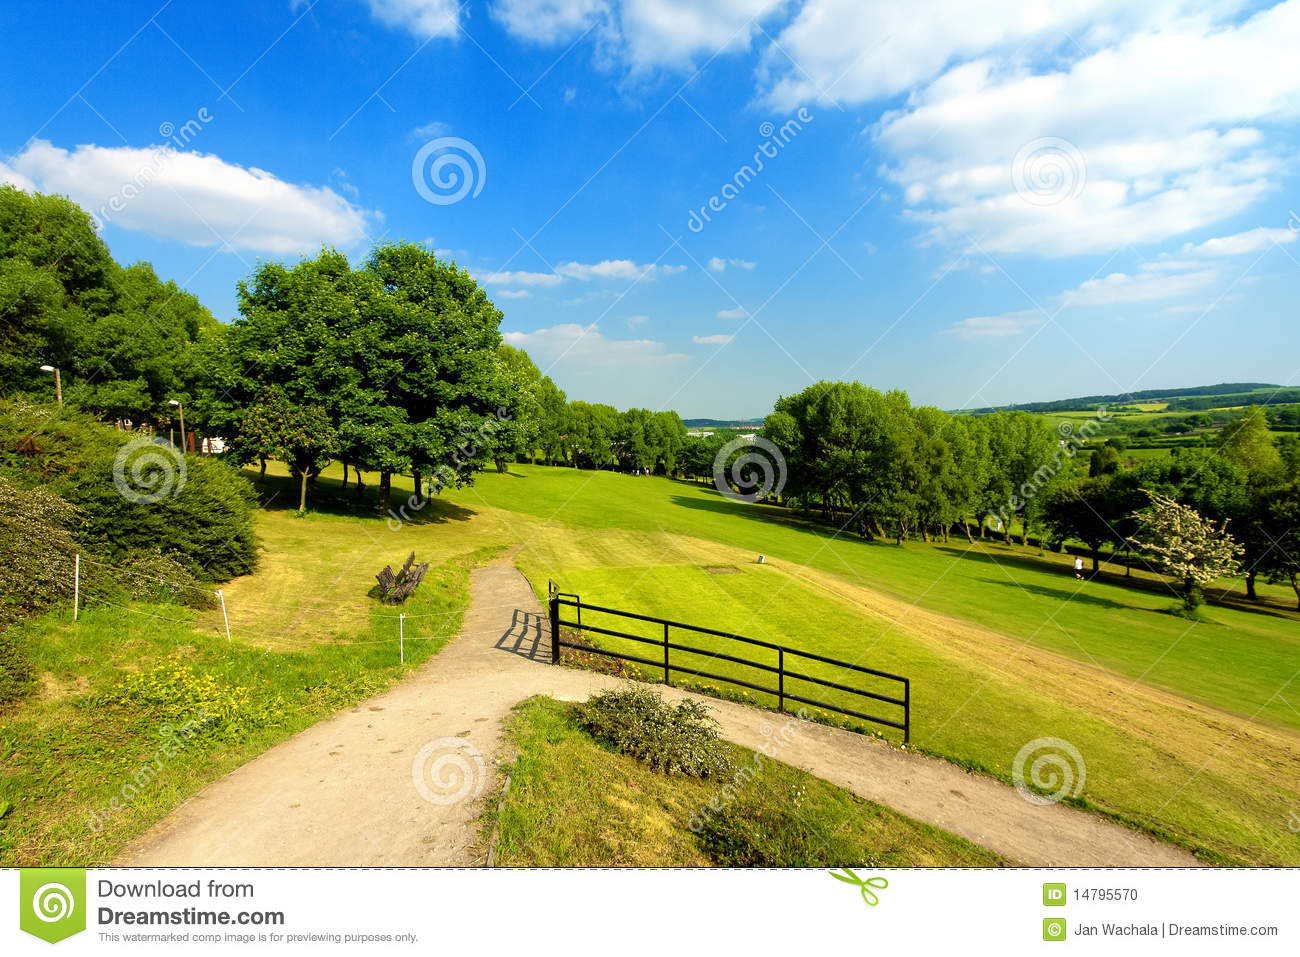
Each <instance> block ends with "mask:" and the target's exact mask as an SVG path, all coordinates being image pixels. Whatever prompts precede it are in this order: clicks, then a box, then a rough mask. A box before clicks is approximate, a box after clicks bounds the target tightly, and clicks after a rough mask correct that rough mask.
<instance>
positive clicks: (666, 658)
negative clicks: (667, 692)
mask: <svg viewBox="0 0 1300 957" xmlns="http://www.w3.org/2000/svg"><path fill="white" fill-rule="evenodd" d="M664 684H666V685H668V687H670V688H671V687H672V685H673V682H672V679H671V678H670V677H669V676H668V622H664Z"/></svg>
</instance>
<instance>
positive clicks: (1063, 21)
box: [760, 0, 1240, 109]
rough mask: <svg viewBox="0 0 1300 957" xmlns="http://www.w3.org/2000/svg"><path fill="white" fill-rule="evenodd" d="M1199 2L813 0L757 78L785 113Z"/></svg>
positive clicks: (888, 90)
mask: <svg viewBox="0 0 1300 957" xmlns="http://www.w3.org/2000/svg"><path fill="white" fill-rule="evenodd" d="M1239 5H1240V4H1239V3H1232V2H1229V3H1219V4H1215V6H1217V7H1220V8H1229V9H1230V8H1232V7H1236V6H1239ZM1194 6H1201V7H1204V6H1205V4H1204V3H1201V4H1196V3H1193V2H1192V0H1145V2H1143V3H1132V2H1130V0H1057V2H1054V3H1044V4H1038V5H1035V6H1034V8H1033V9H1032V10H1030V9H1026V7H1025V4H1024V3H1023V2H1022V0H983V2H981V3H971V2H969V0H928V2H927V3H926V5H925V7H924V10H923V12H922V11H918V9H917V8H915V7H914V6H912V5H909V4H906V3H898V2H896V0H808V2H806V3H804V4H803V6H802V8H801V9H800V10H799V12H798V14H797V15H796V16H795V17H794V18H793V19H792V20H791V22H790V23H789V24H788V25H786V26H785V27H784V28H783V29H782V30H781V33H780V34H779V35H778V36H777V45H775V46H773V47H772V48H770V49H769V50H767V51H766V53H765V56H764V66H763V69H762V71H761V72H760V76H761V78H762V79H763V80H764V81H765V87H764V92H765V95H766V98H767V100H768V101H769V102H770V103H772V104H773V105H775V106H776V107H778V108H780V109H790V108H792V107H794V106H796V105H798V104H800V103H808V102H811V101H813V100H819V101H821V102H825V103H830V102H865V101H868V100H879V99H886V98H889V97H892V96H894V95H895V94H898V93H902V92H904V91H906V90H908V89H910V88H912V87H914V86H916V85H917V84H919V83H923V82H925V81H927V80H930V79H933V78H934V77H935V76H937V75H938V74H939V73H940V72H941V71H942V70H944V69H945V68H947V67H949V66H951V65H952V64H953V63H955V62H960V61H961V60H965V59H970V58H972V57H976V56H981V55H986V54H990V53H1001V54H1002V55H1004V56H1021V57H1027V56H1029V55H1031V54H1035V53H1041V52H1043V51H1045V50H1051V49H1052V48H1053V47H1056V46H1057V45H1058V44H1062V43H1064V44H1065V45H1066V46H1067V47H1069V48H1071V49H1083V48H1092V47H1095V46H1097V45H1098V44H1099V43H1103V42H1105V41H1106V40H1108V39H1110V38H1112V37H1113V36H1115V35H1116V34H1118V33H1121V32H1128V31H1132V30H1134V29H1136V28H1139V27H1142V26H1144V25H1146V24H1149V23H1152V22H1160V21H1162V20H1165V19H1167V18H1168V17H1170V16H1171V15H1173V14H1176V13H1178V12H1179V11H1180V10H1183V9H1187V8H1191V7H1194ZM1067 52H1068V51H1067Z"/></svg>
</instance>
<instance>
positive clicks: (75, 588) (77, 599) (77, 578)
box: [72, 552, 81, 621]
mask: <svg viewBox="0 0 1300 957" xmlns="http://www.w3.org/2000/svg"><path fill="white" fill-rule="evenodd" d="M80 604H81V552H77V560H76V562H75V564H74V565H73V566H72V620H73V621H76V620H77V606H78V605H80Z"/></svg>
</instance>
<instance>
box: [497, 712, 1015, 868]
mask: <svg viewBox="0 0 1300 957" xmlns="http://www.w3.org/2000/svg"><path fill="white" fill-rule="evenodd" d="M509 737H510V743H511V745H512V746H513V747H514V748H515V749H516V756H515V758H514V760H513V761H512V762H511V764H510V765H509V766H508V767H507V768H506V770H507V771H508V772H509V774H510V790H509V792H508V793H507V794H506V797H505V801H504V805H503V806H502V807H501V808H500V810H498V809H497V808H496V807H495V805H494V806H493V808H492V810H491V811H490V812H489V813H488V814H487V815H485V816H484V819H483V821H482V825H483V839H484V841H485V842H486V841H489V840H490V839H491V834H492V832H493V830H494V828H496V827H497V826H499V828H500V832H499V833H500V836H499V839H498V843H497V858H496V863H497V864H498V866H502V867H608V866H610V865H624V866H645V867H696V866H709V865H711V864H714V863H717V862H716V861H715V860H714V859H713V858H712V857H711V856H710V853H709V852H708V851H706V849H705V847H704V845H703V843H702V842H701V841H700V840H699V838H697V836H696V834H695V833H694V832H692V830H691V825H692V823H694V824H695V827H696V830H697V831H698V830H700V821H701V819H702V817H701V816H702V815H704V814H707V813H709V812H708V806H709V802H710V801H714V802H716V803H719V804H721V797H722V788H723V787H724V786H726V785H731V786H732V787H734V788H735V791H736V792H737V798H736V800H735V801H734V803H732V802H728V803H729V804H730V806H731V807H733V808H735V809H736V810H737V811H739V812H740V814H741V815H742V816H743V818H744V819H746V820H751V821H753V822H754V823H755V826H758V827H762V828H764V830H765V831H767V832H768V833H767V834H766V835H765V836H766V837H768V838H769V839H772V840H773V842H774V843H778V842H779V843H785V844H788V845H796V846H802V848H803V849H804V850H806V851H807V856H806V857H805V856H803V855H799V856H795V857H791V858H787V859H782V860H773V861H767V862H765V863H769V864H771V865H773V866H820V867H842V866H866V867H897V866H912V867H945V866H954V867H990V866H995V867H996V866H1000V865H1005V864H1006V863H1008V862H1007V861H1005V860H1004V859H1002V858H1001V857H999V856H998V855H997V854H994V853H992V852H990V851H986V850H984V849H983V848H980V847H977V846H976V845H974V844H971V843H970V842H969V841H966V840H963V839H962V838H960V837H956V836H954V835H952V834H948V833H946V832H944V831H941V830H938V829H937V828H933V827H930V826H929V825H927V824H922V823H920V822H919V821H913V820H911V819H910V818H907V817H904V816H903V815H901V814H898V813H896V812H894V811H891V810H889V809H888V808H885V807H881V806H880V805H879V804H873V803H872V802H870V801H864V800H862V799H861V798H858V797H856V796H855V795H853V794H852V793H850V792H848V791H845V790H844V789H843V788H839V787H836V786H835V785H833V784H830V783H828V782H826V781H824V780H822V779H820V778H816V777H813V776H812V775H810V774H808V773H806V772H804V771H800V770H797V769H795V768H792V767H790V766H789V765H787V764H782V763H780V762H778V761H774V760H771V759H764V760H763V762H762V763H761V764H757V763H756V761H755V754H754V752H752V751H747V750H745V749H742V748H737V747H731V748H729V749H728V750H729V751H730V753H731V755H732V757H733V762H734V764H735V765H736V767H737V768H738V769H745V771H746V775H745V776H744V777H742V778H740V779H739V781H740V783H739V784H736V783H735V781H733V780H731V779H728V780H726V781H710V780H701V779H699V778H688V777H683V776H681V775H675V776H672V777H668V776H666V775H664V774H661V773H659V772H657V771H653V770H651V769H650V768H649V767H648V766H647V765H645V764H643V763H641V762H639V761H637V760H636V759H635V758H631V757H628V756H626V755H622V754H618V753H616V752H615V751H613V750H611V749H610V748H608V747H606V746H605V745H603V744H600V743H598V742H597V741H595V740H594V739H593V738H592V737H591V736H590V735H588V734H587V733H586V731H584V730H583V729H582V727H581V726H580V725H579V723H578V721H577V719H576V717H575V714H574V707H573V706H572V705H567V704H561V703H559V702H557V701H552V700H550V699H547V698H533V699H530V700H528V701H525V702H523V703H522V704H521V705H520V706H519V707H518V708H517V709H516V711H515V713H514V714H513V715H512V716H511V721H510V728H509ZM755 769H757V770H755ZM722 806H725V805H722ZM783 830H784V831H797V832H798V833H787V834H780V833H776V834H774V833H771V832H772V831H783ZM782 839H784V840H782Z"/></svg>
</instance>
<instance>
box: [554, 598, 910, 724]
mask: <svg viewBox="0 0 1300 957" xmlns="http://www.w3.org/2000/svg"><path fill="white" fill-rule="evenodd" d="M547 596H548V602H547V604H548V610H549V613H550V623H551V661H552V662H553V663H556V664H558V663H559V661H560V655H561V649H562V648H573V649H576V650H581V651H586V652H590V653H592V654H597V655H604V656H607V657H611V658H618V659H620V660H623V661H632V662H636V663H638V664H643V665H648V666H650V667H653V668H656V669H659V668H662V669H663V676H664V684H667V685H670V686H671V684H672V673H673V672H677V673H679V674H686V675H692V676H695V677H702V678H709V679H712V680H714V681H723V682H726V683H728V684H734V685H738V686H740V687H743V688H749V689H751V690H753V691H758V692H761V693H763V694H770V695H774V696H775V697H776V699H777V710H779V711H784V710H785V702H786V699H789V700H791V701H798V702H800V703H801V704H807V705H811V706H812V707H815V708H823V709H825V710H827V711H834V712H836V713H838V714H842V715H847V716H850V717H854V718H858V719H860V720H863V721H869V722H872V723H874V724H879V725H883V726H885V727H890V728H896V729H898V730H900V731H902V732H903V743H904V744H907V743H908V742H909V741H910V739H911V731H912V685H911V681H910V680H909V679H907V678H905V677H903V676H902V675H896V674H892V673H890V672H888V671H880V670H879V669H876V668H868V667H866V666H864V665H858V664H854V663H852V662H848V661H841V660H839V659H837V658H831V657H828V656H826V655H819V654H817V653H815V652H811V651H801V650H800V649H798V648H791V647H789V646H788V645H781V644H776V643H774V642H770V641H762V640H760V639H757V638H748V637H746V636H744V635H737V634H735V633H733V632H729V631H721V630H719V629H717V628H707V627H704V626H703V625H692V624H689V623H688V622H682V621H674V620H673V619H671V618H660V617H658V616H656V615H645V614H641V613H639V612H633V611H624V610H622V609H618V608H609V607H607V606H604V605H593V604H590V603H588V602H584V601H583V600H582V598H581V596H579V595H578V594H576V593H574V592H562V591H560V589H559V586H558V585H557V584H556V583H555V582H554V581H553V580H549V581H548V582H547ZM562 607H564V608H573V609H574V610H575V611H576V613H577V614H576V617H577V620H576V621H564V620H563V619H561V618H560V609H561V608H562ZM584 608H585V609H586V610H587V611H588V612H597V613H599V614H605V615H613V616H615V617H618V618H627V619H631V620H633V621H641V622H646V623H647V624H653V625H659V626H661V627H662V628H663V635H662V637H661V638H647V637H645V636H644V635H633V634H630V633H628V632H625V631H618V630H617V629H613V628H605V627H602V626H600V625H592V624H583V622H582V610H583V609H584ZM564 627H568V628H575V629H578V630H580V631H584V632H591V633H594V634H598V635H607V636H609V637H613V638H624V639H628V640H631V641H636V642H640V643H642V644H646V645H653V646H656V647H659V648H662V649H663V654H662V656H661V658H660V660H653V659H650V658H642V657H639V656H637V655H630V654H626V653H623V652H617V651H613V650H611V649H607V648H598V647H595V646H589V645H580V644H576V643H574V642H571V641H565V640H564V638H563V635H562V632H561V628H564ZM674 628H677V629H681V630H684V631H691V632H695V633H697V634H703V635H712V636H714V637H717V638H726V639H730V640H732V641H737V642H741V643H742V644H746V645H750V646H753V647H758V648H766V649H768V650H770V651H775V652H776V654H777V663H776V665H775V666H772V665H770V664H765V663H763V662H761V661H753V660H751V659H748V658H741V657H737V656H736V655H730V654H727V653H725V652H721V651H707V650H705V649H703V648H696V647H693V646H691V645H685V644H681V643H680V642H674V641H672V640H671V638H670V631H671V629H674ZM672 651H681V652H686V653H687V654H695V655H704V656H708V657H710V658H716V659H720V660H723V661H730V662H733V663H735V664H739V665H743V666H745V667H747V668H755V669H757V670H759V671H763V672H766V673H768V674H775V675H776V677H777V687H775V688H767V687H763V686H762V685H758V684H754V683H753V682H749V681H744V680H742V679H740V678H732V677H727V676H725V675H718V674H714V673H712V672H708V671H702V670H699V669H695V668H688V667H685V666H683V665H679V664H673V663H672V661H671V658H670V652H672ZM786 655H794V656H796V657H798V658H805V659H809V660H812V661H819V662H821V663H823V664H827V665H831V666H832V667H835V668H841V669H844V670H845V671H851V672H854V673H857V674H865V675H871V676H873V677H876V678H881V679H885V680H888V681H894V682H898V683H899V684H901V685H902V694H901V697H894V696H891V695H887V694H881V693H879V692H875V691H868V690H867V689H865V688H856V687H853V686H852V685H849V684H844V683H841V682H838V681H830V680H827V679H825V678H818V677H816V676H814V675H809V674H805V673H803V672H801V671H792V670H790V669H788V668H786V666H785V656H786ZM786 678H791V679H794V680H795V681H806V682H809V683H811V684H815V685H820V686H822V687H825V688H830V689H832V690H835V691H840V692H844V693H847V694H854V695H858V696H860V697H862V698H867V699H870V700H873V701H879V702H881V703H882V704H887V705H892V706H895V707H900V708H902V709H903V715H902V721H901V722H899V721H894V720H891V719H889V718H885V717H881V716H879V715H869V714H865V713H863V712H861V711H856V710H853V709H850V708H843V707H840V706H838V705H833V704H830V703H829V702H825V701H817V700H814V699H812V698H809V697H805V696H801V695H797V694H794V693H793V692H790V691H787V690H786V687H785V679H786Z"/></svg>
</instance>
